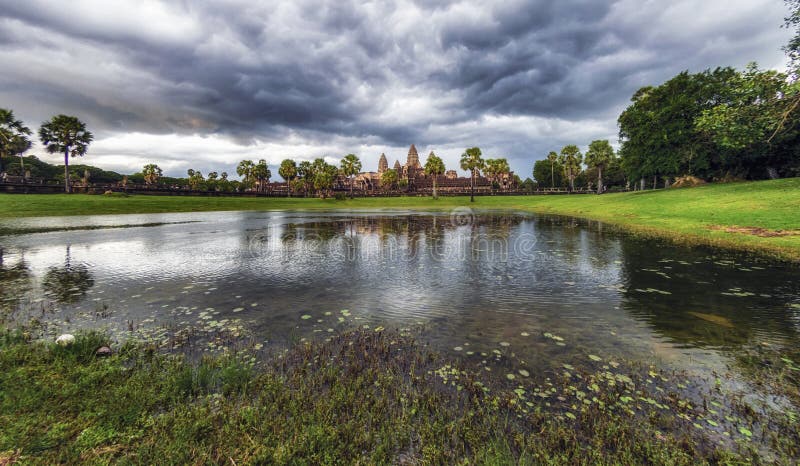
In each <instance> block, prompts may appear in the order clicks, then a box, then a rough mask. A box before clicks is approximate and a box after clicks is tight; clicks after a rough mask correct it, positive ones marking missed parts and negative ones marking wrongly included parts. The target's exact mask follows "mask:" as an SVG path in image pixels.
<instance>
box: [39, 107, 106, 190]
mask: <svg viewBox="0 0 800 466" xmlns="http://www.w3.org/2000/svg"><path fill="white" fill-rule="evenodd" d="M39 139H40V140H41V141H42V144H44V146H45V148H46V149H47V152H49V153H51V154H58V153H63V154H64V190H65V191H66V192H68V193H69V192H72V186H71V185H70V182H69V158H70V157H80V156H83V155H84V154H86V149H88V147H89V144H90V143H91V142H92V140H93V139H94V136H93V135H92V133H91V132H89V131H87V130H86V124H84V123H83V122H82V121H81V120H79V119H78V118H76V117H74V116H69V115H56V116H54V117H53V118H52V119H50V121H46V122H44V123H42V126H41V127H40V128H39Z"/></svg>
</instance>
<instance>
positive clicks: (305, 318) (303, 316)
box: [300, 314, 311, 320]
mask: <svg viewBox="0 0 800 466" xmlns="http://www.w3.org/2000/svg"><path fill="white" fill-rule="evenodd" d="M300 318H301V319H303V320H308V319H310V318H311V316H310V315H308V314H303V315H301V316H300Z"/></svg>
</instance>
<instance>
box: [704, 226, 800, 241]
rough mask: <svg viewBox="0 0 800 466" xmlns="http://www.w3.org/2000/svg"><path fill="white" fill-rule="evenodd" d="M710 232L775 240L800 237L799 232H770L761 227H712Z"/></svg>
mask: <svg viewBox="0 0 800 466" xmlns="http://www.w3.org/2000/svg"><path fill="white" fill-rule="evenodd" d="M709 228H710V229H712V230H717V231H724V232H726V233H741V234H743V235H751V236H758V237H761V238H777V237H780V236H800V230H770V229H768V228H761V227H736V226H733V227H724V226H720V225H712V226H711V227H709Z"/></svg>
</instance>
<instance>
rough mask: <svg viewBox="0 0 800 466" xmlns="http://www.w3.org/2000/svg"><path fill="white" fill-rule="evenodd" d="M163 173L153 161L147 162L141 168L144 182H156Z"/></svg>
mask: <svg viewBox="0 0 800 466" xmlns="http://www.w3.org/2000/svg"><path fill="white" fill-rule="evenodd" d="M163 174H164V173H163V172H162V171H161V168H159V166H158V165H156V164H154V163H149V164H147V165H145V166H144V168H142V175H143V176H144V183H145V184H157V183H158V180H159V179H160V178H161V176H163Z"/></svg>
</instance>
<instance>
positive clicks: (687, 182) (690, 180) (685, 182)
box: [671, 176, 706, 188]
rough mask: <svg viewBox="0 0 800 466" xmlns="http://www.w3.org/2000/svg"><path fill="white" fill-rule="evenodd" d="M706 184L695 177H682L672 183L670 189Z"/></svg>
mask: <svg viewBox="0 0 800 466" xmlns="http://www.w3.org/2000/svg"><path fill="white" fill-rule="evenodd" d="M704 184H706V182H705V180H701V179H700V178H697V177H695V176H683V177H678V178H676V179H675V182H674V183H672V186H671V187H672V188H693V187H695V186H702V185H704Z"/></svg>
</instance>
